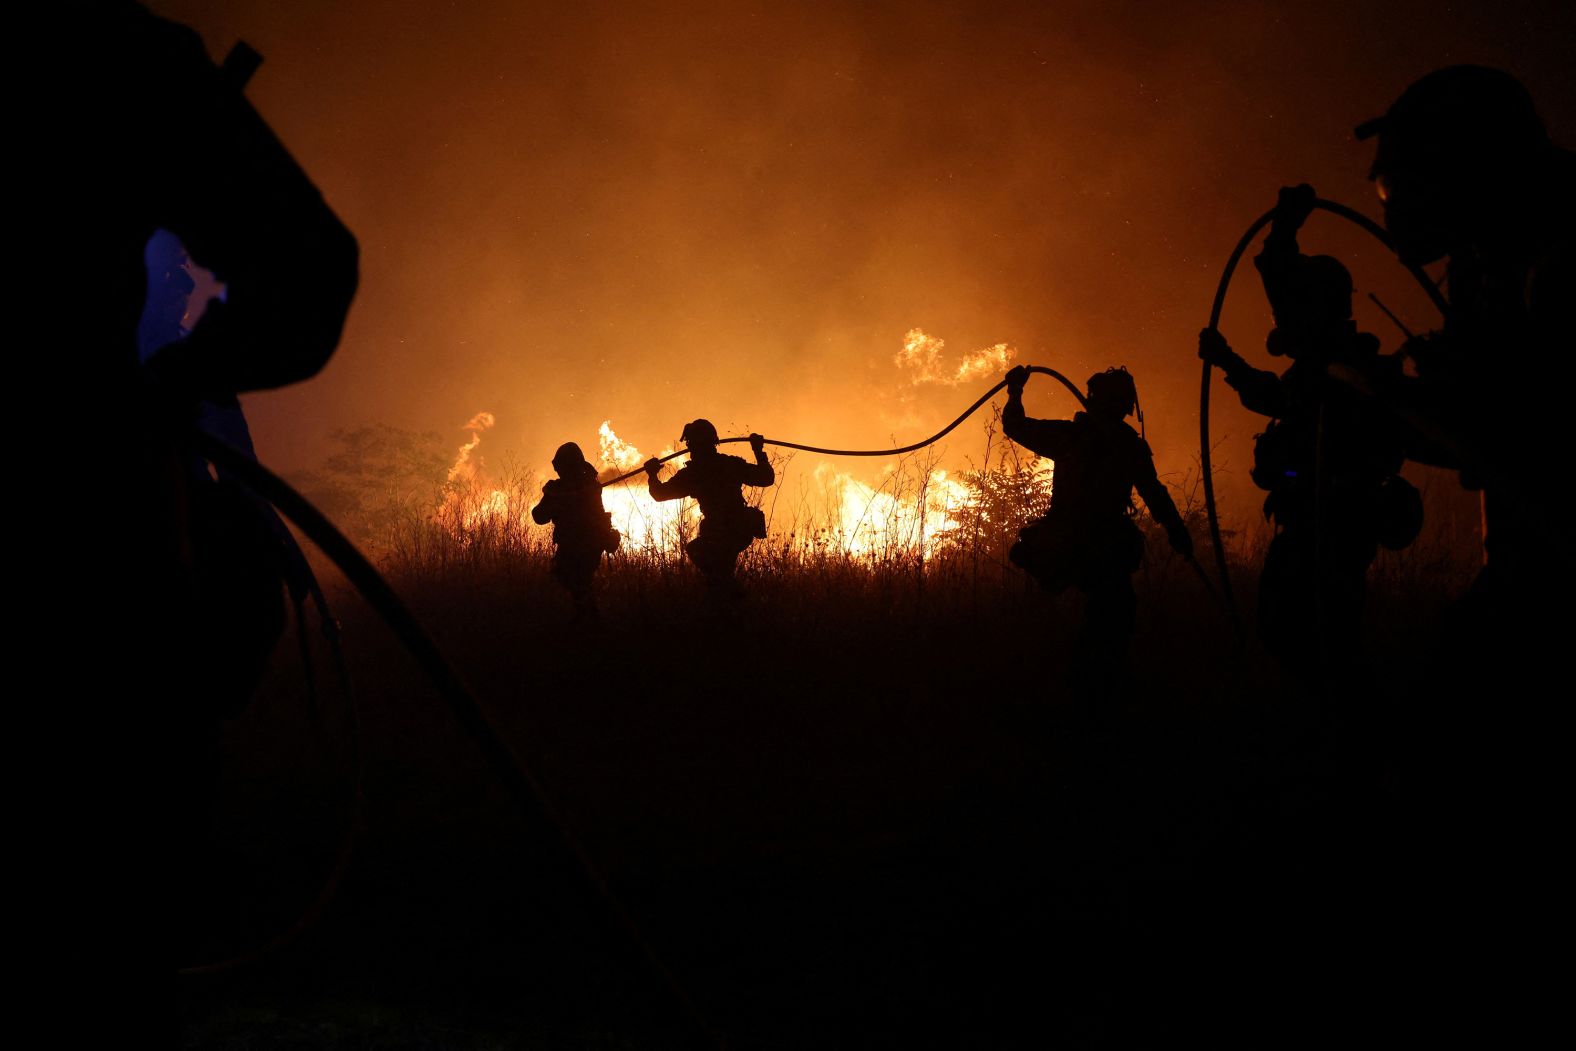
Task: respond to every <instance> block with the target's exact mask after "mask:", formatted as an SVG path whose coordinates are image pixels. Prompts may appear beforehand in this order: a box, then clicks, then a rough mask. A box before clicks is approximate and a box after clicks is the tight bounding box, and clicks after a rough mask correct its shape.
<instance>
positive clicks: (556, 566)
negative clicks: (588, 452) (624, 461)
mask: <svg viewBox="0 0 1576 1051" xmlns="http://www.w3.org/2000/svg"><path fill="white" fill-rule="evenodd" d="M553 470H555V471H557V472H558V477H557V478H554V479H552V480H550V481H549V482H548V483H547V484H546V485H544V486H542V501H541V503H539V504H537V505H536V506H535V507H533V508H531V518H532V519H533V520H534V521H535V522H536V524H537V525H547V524H548V523H549V522H551V523H552V525H553V569H552V573H553V579H554V580H556V581H558V583H560V584H561V585H563V588H564V590H565V591H567V592H569V596H570V598H572V599H574V601H575V614H576V616H579V617H595V616H596V613H597V609H596V592H595V589H594V582H595V578H596V571H597V568H598V567H599V566H600V565H601V564H602V555H603V553H604V552H605V553H607V554H612V553H613V552H614V551H617V550H618V545H619V542H620V540H621V539H622V537H621V536H620V535H619V532H618V530H617V529H614V528H613V516H612V515H611V514H609V513H608V512H606V511H604V510H603V509H602V486H601V485H599V484H598V483H597V480H596V468H595V467H593V466H591V465H590V464H589V463H587V462H586V458H585V454H583V453H582V452H581V451H580V446H578V445H576V444H575V443H574V442H565V443H564V444H563V445H560V446H559V447H558V451H557V452H556V453H554V454H553Z"/></svg>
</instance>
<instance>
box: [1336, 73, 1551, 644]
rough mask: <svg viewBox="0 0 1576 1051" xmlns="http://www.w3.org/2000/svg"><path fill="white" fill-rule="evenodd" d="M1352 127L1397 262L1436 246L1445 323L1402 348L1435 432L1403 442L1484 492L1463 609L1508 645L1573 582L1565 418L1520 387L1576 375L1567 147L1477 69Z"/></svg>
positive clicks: (1428, 255) (1500, 83) (1504, 78)
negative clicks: (1442, 271)
mask: <svg viewBox="0 0 1576 1051" xmlns="http://www.w3.org/2000/svg"><path fill="white" fill-rule="evenodd" d="M1358 135H1359V137H1363V138H1367V137H1371V136H1374V135H1377V136H1378V139H1379V143H1378V151H1377V154H1376V156H1375V159H1374V164H1373V168H1372V171H1371V172H1370V177H1371V178H1373V179H1374V181H1375V182H1376V184H1377V186H1378V189H1379V193H1380V197H1381V199H1382V200H1383V202H1384V214H1385V226H1386V228H1387V229H1388V230H1389V232H1390V235H1391V238H1392V239H1393V240H1394V241H1395V244H1396V249H1397V251H1398V252H1399V253H1400V254H1401V256H1402V258H1404V259H1406V260H1408V261H1409V262H1413V263H1417V264H1419V265H1422V264H1426V263H1432V262H1435V261H1437V260H1439V259H1441V258H1444V257H1447V256H1448V257H1449V262H1448V264H1447V269H1446V288H1447V290H1448V292H1449V297H1450V308H1449V313H1448V316H1447V317H1446V319H1445V325H1444V328H1443V330H1442V331H1440V332H1436V333H1431V334H1429V335H1427V336H1424V337H1421V338H1418V339H1415V340H1413V341H1411V342H1410V343H1409V344H1408V348H1407V349H1408V352H1409V354H1410V355H1411V357H1412V358H1413V360H1414V362H1415V363H1416V367H1417V380H1416V382H1415V383H1412V384H1409V385H1407V386H1406V388H1405V390H1406V399H1407V401H1408V403H1409V406H1410V407H1411V408H1413V409H1415V410H1416V411H1417V413H1418V414H1419V415H1420V416H1421V417H1423V418H1425V419H1426V420H1427V421H1429V423H1430V424H1431V425H1432V429H1433V433H1432V434H1429V435H1423V436H1421V438H1420V440H1419V441H1418V442H1416V443H1415V444H1414V447H1413V452H1414V454H1415V455H1416V456H1417V458H1419V459H1424V460H1428V461H1431V462H1434V463H1438V464H1441V465H1443V466H1448V467H1453V468H1456V469H1457V470H1459V471H1460V472H1461V480H1462V483H1463V484H1464V485H1466V486H1467V487H1468V488H1474V489H1482V490H1483V493H1484V520H1485V525H1486V530H1487V538H1486V544H1487V549H1488V558H1487V564H1486V566H1485V567H1484V569H1483V571H1482V573H1481V574H1480V576H1479V577H1478V580H1477V582H1476V583H1475V584H1474V587H1473V595H1472V597H1471V600H1470V603H1471V605H1473V606H1475V607H1477V609H1478V611H1480V612H1474V613H1473V614H1472V615H1473V616H1478V617H1480V619H1481V622H1482V623H1481V627H1482V628H1483V629H1484V630H1485V631H1491V632H1495V633H1496V634H1497V635H1498V636H1499V637H1498V639H1497V642H1499V643H1503V644H1505V645H1508V646H1516V647H1520V646H1522V645H1524V644H1525V643H1526V642H1527V641H1528V640H1530V639H1533V638H1537V637H1539V636H1540V635H1547V634H1548V632H1547V628H1548V626H1550V625H1552V623H1553V619H1552V618H1547V617H1544V616H1542V615H1541V614H1540V615H1538V616H1535V617H1528V616H1526V614H1528V613H1530V612H1531V611H1533V610H1536V609H1538V608H1539V607H1540V606H1541V605H1542V603H1543V600H1544V598H1545V597H1546V596H1548V595H1550V594H1562V595H1563V594H1568V593H1569V591H1568V588H1569V586H1570V585H1571V584H1572V582H1573V581H1572V561H1571V556H1570V546H1571V545H1570V540H1569V537H1568V536H1567V535H1565V531H1564V530H1563V529H1561V530H1558V531H1556V529H1555V526H1556V524H1558V523H1562V522H1563V520H1564V518H1565V511H1564V506H1563V505H1564V503H1565V493H1564V487H1563V486H1562V485H1560V484H1558V483H1557V481H1556V480H1557V479H1561V478H1563V477H1565V475H1566V474H1567V473H1568V463H1569V459H1570V453H1569V446H1570V441H1569V428H1568V426H1567V424H1566V422H1565V419H1564V417H1565V413H1563V412H1561V411H1559V410H1557V409H1553V408H1552V406H1551V411H1535V410H1532V408H1531V407H1530V406H1529V404H1528V396H1529V393H1531V392H1532V390H1533V388H1532V387H1530V386H1529V383H1535V384H1536V385H1537V389H1538V390H1541V391H1544V392H1547V393H1548V395H1549V396H1550V397H1553V398H1559V399H1562V400H1563V399H1564V398H1566V397H1568V395H1569V391H1570V390H1571V384H1572V381H1573V379H1576V369H1573V358H1572V355H1571V346H1572V321H1573V317H1572V304H1576V155H1573V154H1572V153H1571V152H1570V151H1568V150H1565V149H1561V148H1559V147H1557V146H1555V145H1554V144H1553V143H1552V142H1551V141H1550V139H1549V135H1548V132H1547V131H1546V130H1545V128H1544V126H1543V122H1542V120H1541V119H1540V118H1539V116H1538V113H1537V110H1536V108H1535V107H1534V105H1533V102H1532V98H1531V96H1530V95H1528V94H1527V90H1526V89H1525V88H1524V87H1522V85H1521V84H1520V83H1518V82H1517V81H1516V80H1515V78H1513V77H1511V76H1510V75H1509V74H1507V73H1503V72H1501V71H1499V70H1494V69H1486V68H1483V67H1479V66H1454V67H1451V68H1448V69H1442V70H1438V71H1436V72H1434V73H1430V74H1429V75H1428V76H1426V77H1424V78H1423V79H1421V80H1419V81H1418V82H1417V83H1415V84H1413V85H1412V86H1411V87H1409V88H1407V89H1406V91H1405V92H1404V93H1402V95H1401V97H1400V98H1399V99H1398V100H1397V101H1396V102H1395V104H1394V105H1392V106H1391V107H1390V109H1389V110H1388V111H1387V112H1386V113H1385V115H1384V116H1383V117H1380V118H1378V119H1376V120H1373V121H1369V122H1368V123H1367V124H1365V125H1363V126H1362V127H1361V128H1359V129H1358ZM1516 619H1522V620H1525V621H1526V622H1525V623H1522V624H1520V625H1517V626H1512V623H1513V621H1514V620H1516ZM1529 632H1530V634H1529ZM1558 634H1560V633H1555V635H1558ZM1543 642H1544V643H1550V644H1555V645H1556V646H1557V645H1558V640H1557V638H1555V637H1548V638H1544V639H1543ZM1540 645H1541V644H1540ZM1527 652H1528V653H1529V654H1533V653H1535V652H1537V647H1531V646H1528V647H1527ZM1548 652H1552V651H1548Z"/></svg>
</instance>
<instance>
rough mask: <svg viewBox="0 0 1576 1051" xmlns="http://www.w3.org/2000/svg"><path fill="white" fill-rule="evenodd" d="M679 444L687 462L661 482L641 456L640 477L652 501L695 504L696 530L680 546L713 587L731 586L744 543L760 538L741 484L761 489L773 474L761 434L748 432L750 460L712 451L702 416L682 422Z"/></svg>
mask: <svg viewBox="0 0 1576 1051" xmlns="http://www.w3.org/2000/svg"><path fill="white" fill-rule="evenodd" d="M683 441H684V444H685V445H686V446H687V447H688V448H689V463H687V464H685V465H684V466H683V467H682V468H680V470H679V472H678V474H675V475H674V476H673V477H672V478H670V479H668V480H667V481H666V482H664V481H661V480H660V479H659V477H658V476H659V474H660V472H661V470H662V465H661V464H660V463H659V462H658V461H657V460H656V459H654V458H653V459H650V460H647V461H646V480H647V482H648V484H649V485H650V488H651V496H652V498H653V499H656V500H678V499H681V498H683V497H686V496H687V497H693V498H694V499H695V500H697V501H699V503H700V513H701V523H700V533H699V535H697V536H696V537H695V539H694V540H691V541H690V542H689V544H688V545H687V546H686V547H685V553H686V554H688V555H689V560H690V561H691V562H693V563H695V568H696V569H698V570H700V573H701V576H703V577H705V578H706V583H707V584H708V585H709V586H710V587H711V588H713V589H714V590H717V591H733V590H735V589H736V588H737V583H736V582H735V581H734V579H733V568H734V564H735V563H736V562H737V561H738V558H739V555H740V554H741V553H742V552H743V551H744V549H745V548H747V547H749V546H750V544H751V543H752V542H754V541H756V540H763V539H765V537H766V516H765V515H764V514H762V513H761V510H760V508H758V507H751V506H750V505H749V504H747V503H745V502H744V492H743V490H742V487H743V486H746V485H753V486H757V487H761V488H764V487H765V486H769V485H771V484H772V483H773V482H775V481H776V480H777V473H776V472H775V471H774V470H772V465H771V462H770V461H769V460H767V459H766V446H765V442H766V439H764V438H762V437H761V436H760V435H759V434H752V435H750V448H751V449H753V450H754V451H755V462H754V463H750V462H748V461H747V460H743V459H741V458H739V457H737V456H726V455H724V454H722V453H719V452H718V451H717V428H715V427H713V426H712V425H711V423H710V422H709V421H707V420H696V421H695V422H693V423H690V424H687V425H685V427H684V434H683Z"/></svg>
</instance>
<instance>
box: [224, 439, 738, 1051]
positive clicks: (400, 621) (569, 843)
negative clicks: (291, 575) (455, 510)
mask: <svg viewBox="0 0 1576 1051" xmlns="http://www.w3.org/2000/svg"><path fill="white" fill-rule="evenodd" d="M194 444H195V446H196V449H197V451H198V452H199V453H200V454H201V455H202V456H204V457H206V458H208V459H209V460H210V461H212V463H213V464H214V466H215V467H217V468H219V469H220V470H226V471H231V472H233V473H234V474H235V476H236V477H237V478H239V479H240V480H242V481H243V482H244V483H245V484H246V486H247V487H248V488H249V489H251V490H252V491H253V492H255V493H256V494H257V495H258V496H261V497H262V498H263V499H265V500H267V501H268V502H270V503H272V504H273V505H274V506H275V507H276V508H278V509H279V511H280V513H281V514H283V515H284V516H285V517H286V518H288V519H290V521H292V522H294V523H295V525H296V527H297V528H299V529H300V530H301V531H302V532H303V533H305V534H306V535H307V537H308V538H310V539H311V540H312V542H313V543H315V544H317V546H318V548H319V549H320V550H321V551H322V552H323V554H324V555H326V556H327V557H328V559H329V560H330V561H332V562H333V563H334V564H335V565H336V566H338V567H339V569H340V571H341V572H343V573H344V574H345V577H346V578H347V579H348V580H349V581H350V583H351V585H352V586H353V587H355V588H356V590H357V591H359V592H361V594H362V596H363V597H364V598H365V599H366V600H367V602H368V604H370V605H371V606H372V608H373V609H374V610H375V611H376V612H377V613H378V615H379V616H381V617H382V618H383V620H384V622H385V623H387V624H388V626H389V627H390V628H391V629H392V630H393V631H394V634H395V636H396V637H397V638H398V639H399V641H400V642H401V643H402V644H404V646H405V649H406V650H407V651H408V652H409V653H410V655H411V656H412V657H413V658H414V659H415V661H416V663H417V665H418V666H420V668H421V670H422V671H423V672H425V673H426V674H427V676H428V677H429V678H430V679H431V680H432V682H433V684H434V685H435V686H436V687H437V688H438V692H439V694H440V695H442V697H443V699H444V700H445V701H446V702H448V705H449V710H450V712H451V713H452V714H453V715H454V717H455V719H456V721H458V722H459V724H460V726H461V727H462V728H463V729H464V730H465V732H466V733H467V734H468V735H469V736H470V738H471V740H472V741H473V742H474V743H475V744H476V746H477V747H478V748H480V749H481V752H482V755H483V756H484V757H485V759H486V761H487V765H488V766H489V767H490V768H491V770H492V772H493V774H494V776H496V777H497V778H498V779H499V781H501V782H502V783H503V785H504V788H505V789H506V790H507V791H508V793H509V795H510V797H511V798H512V799H513V801H514V802H515V804H516V805H517V806H518V807H520V809H521V810H523V811H525V813H526V814H527V815H529V816H532V817H537V818H540V819H543V820H545V821H546V823H547V824H548V826H549V827H550V828H552V829H553V830H554V831H555V832H556V833H557V834H558V837H559V839H560V842H561V843H562V844H563V846H564V847H565V848H566V850H567V851H568V853H569V854H570V855H571V857H572V860H573V861H574V863H575V864H576V866H577V867H578V869H579V871H580V873H581V874H582V875H583V876H584V877H585V878H586V880H587V881H588V882H589V883H590V884H591V886H592V888H593V889H594V890H595V891H596V892H597V894H598V896H599V897H600V898H601V900H602V902H603V904H604V905H605V906H606V907H607V909H608V912H609V913H610V914H611V915H612V916H613V917H614V918H615V919H616V920H617V921H618V923H619V926H620V927H621V928H622V929H623V932H624V934H625V936H626V937H627V938H628V939H629V941H630V944H631V945H633V946H634V947H635V948H636V949H637V950H638V951H639V952H640V954H641V956H642V957H643V958H644V959H645V961H646V963H647V965H648V966H650V968H651V969H652V971H653V972H654V973H655V974H656V975H657V976H658V977H660V978H661V979H662V982H663V984H664V985H665V986H666V987H667V989H668V991H669V992H670V993H671V994H672V995H673V997H674V999H675V1000H676V1001H677V1002H678V1003H679V1005H680V1006H681V1007H682V1008H683V1010H684V1013H685V1015H686V1016H687V1017H688V1018H689V1019H690V1020H691V1021H692V1022H693V1023H694V1024H695V1025H696V1026H697V1028H699V1029H700V1031H701V1032H703V1033H704V1034H705V1035H706V1039H707V1042H708V1043H710V1044H712V1045H713V1046H716V1047H723V1046H725V1042H724V1041H723V1039H722V1037H721V1036H720V1034H718V1033H717V1031H716V1030H715V1029H714V1028H713V1027H712V1026H711V1024H710V1023H709V1022H708V1021H707V1020H706V1017H705V1016H704V1015H703V1014H701V1013H700V1010H699V1009H698V1008H697V1007H696V1005H695V1002H694V1000H693V999H691V997H690V995H689V993H688V991H687V990H686V989H685V988H684V986H683V985H682V984H681V983H680V982H679V979H678V977H677V976H676V975H675V974H674V973H673V972H672V971H670V970H669V969H668V967H667V966H666V965H665V964H664V963H663V962H662V959H661V957H659V956H658V955H657V954H656V951H655V950H654V949H653V948H652V946H651V944H650V943H649V942H648V941H647V940H646V939H645V936H644V935H643V934H642V933H641V931H640V928H639V927H638V926H637V925H636V924H635V921H634V918H633V917H632V916H630V914H629V913H628V911H626V910H625V908H624V906H623V903H622V902H621V901H620V900H619V899H618V898H617V897H616V896H615V895H614V894H613V891H612V888H611V887H610V886H609V885H608V882H607V879H606V877H604V876H603V875H602V872H601V870H600V869H599V868H598V867H597V865H596V863H595V862H594V861H592V859H591V856H590V855H589V854H588V853H587V852H586V850H585V848H584V847H583V846H582V845H581V844H580V842H579V840H577V839H576V838H575V837H574V836H573V835H572V834H571V833H570V831H569V828H568V826H567V825H566V824H565V823H564V821H563V820H562V819H561V818H560V817H559V816H558V814H557V813H556V812H555V811H554V810H553V808H552V806H551V805H550V804H549V803H548V801H547V795H546V793H545V791H544V790H543V788H542V785H541V783H540V782H539V781H538V780H537V778H536V776H535V775H534V774H533V773H532V772H531V769H530V767H529V766H527V765H526V763H525V761H524V760H523V759H522V758H521V757H520V756H519V755H518V754H517V753H516V752H515V751H514V749H512V748H511V747H510V746H509V744H508V742H506V741H505V740H504V739H503V737H502V736H500V735H499V733H498V731H497V730H496V729H494V728H493V726H492V724H491V723H490V722H489V721H488V719H487V716H486V714H485V713H484V712H483V711H482V708H481V705H480V704H479V703H478V702H477V700H476V698H475V696H474V695H473V694H472V693H471V692H470V690H469V689H468V688H467V687H466V686H465V684H464V682H463V681H462V680H461V679H460V677H459V674H458V673H456V672H455V670H454V669H453V668H452V667H451V666H450V665H449V662H448V661H447V660H445V659H444V657H443V653H442V652H441V651H440V650H439V649H438V646H437V644H436V643H435V642H433V640H432V637H431V636H430V635H428V634H427V632H426V630H425V629H424V628H422V626H421V623H420V621H418V620H417V619H416V617H415V615H414V614H412V613H411V611H410V609H409V608H408V607H407V606H406V605H405V603H404V602H403V601H402V600H401V599H400V597H399V596H398V595H397V594H396V593H395V592H394V589H393V588H391V587H390V586H389V584H388V581H386V580H384V579H383V575H382V574H381V573H379V572H378V571H377V569H376V568H375V567H374V566H373V565H372V563H371V562H370V561H368V560H367V557H366V556H365V555H363V554H362V553H361V552H360V551H359V550H358V549H357V548H356V546H355V545H354V544H353V543H351V542H350V540H348V539H347V538H346V537H345V535H344V534H343V533H341V532H340V531H339V529H338V527H336V526H335V525H334V523H333V522H331V521H330V520H329V519H328V517H327V516H326V515H324V514H323V512H321V511H319V510H318V509H317V508H316V507H315V506H313V504H312V502H311V501H309V500H308V499H307V498H306V497H304V496H302V495H301V494H300V493H299V492H297V491H296V490H295V488H294V487H292V486H291V485H290V484H289V483H288V482H286V481H285V480H284V479H282V478H280V477H279V476H278V475H276V474H274V473H273V472H272V471H270V470H269V469H268V468H266V467H264V466H263V465H262V464H260V463H258V462H257V461H256V460H253V459H252V458H251V457H249V456H247V455H246V454H244V453H242V452H240V451H239V450H237V449H235V448H234V447H232V446H231V445H229V444H228V443H227V442H224V441H221V440H219V439H218V438H215V437H214V436H212V435H210V434H205V433H202V432H200V431H199V432H197V433H196V435H195V436H194Z"/></svg>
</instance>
